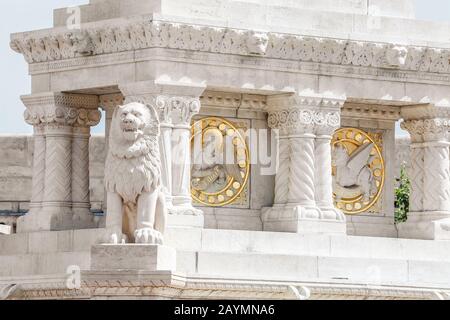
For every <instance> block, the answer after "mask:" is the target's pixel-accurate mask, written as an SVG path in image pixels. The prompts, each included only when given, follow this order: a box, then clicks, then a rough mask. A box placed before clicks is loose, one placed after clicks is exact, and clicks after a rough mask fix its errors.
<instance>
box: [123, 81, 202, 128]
mask: <svg viewBox="0 0 450 320" xmlns="http://www.w3.org/2000/svg"><path fill="white" fill-rule="evenodd" d="M205 89H206V86H205V85H202V84H190V83H180V82H164V81H158V80H152V81H142V82H135V83H127V84H124V85H121V86H120V90H121V91H122V93H123V95H124V96H125V102H126V103H128V102H133V101H135V102H140V103H143V104H148V105H151V106H153V107H154V108H155V110H157V112H158V114H159V118H160V121H161V124H162V125H163V126H164V125H171V124H183V125H189V126H190V124H191V120H192V117H193V116H194V115H195V114H197V113H198V112H199V111H200V106H201V104H200V96H201V95H202V94H203V92H204V91H205Z"/></svg>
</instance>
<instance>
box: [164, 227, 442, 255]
mask: <svg viewBox="0 0 450 320" xmlns="http://www.w3.org/2000/svg"><path fill="white" fill-rule="evenodd" d="M166 240H167V245H169V246H174V247H176V248H177V249H179V250H183V251H206V252H227V253H267V254H282V255H306V256H311V255H312V256H326V257H349V258H352V257H353V258H376V259H401V260H419V261H420V260H423V261H448V262H450V241H427V240H409V239H393V238H372V237H348V236H327V235H299V234H293V233H272V232H254V231H231V230H230V231H229V230H192V229H191V230H189V229H170V230H169V231H168V234H167V237H166Z"/></svg>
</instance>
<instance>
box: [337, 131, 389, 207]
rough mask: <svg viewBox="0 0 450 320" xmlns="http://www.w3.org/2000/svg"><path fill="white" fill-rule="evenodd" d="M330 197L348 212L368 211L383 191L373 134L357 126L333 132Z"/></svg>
mask: <svg viewBox="0 0 450 320" xmlns="http://www.w3.org/2000/svg"><path fill="white" fill-rule="evenodd" d="M332 155H333V161H332V162H333V163H332V166H333V167H332V168H333V171H332V172H333V197H334V202H335V206H336V208H338V209H340V210H341V211H342V212H344V213H346V214H349V215H356V214H359V213H362V212H367V211H369V210H370V209H371V208H372V207H373V206H374V205H375V204H376V203H377V201H378V200H379V199H380V196H381V194H382V190H383V186H384V180H385V167H384V159H383V156H382V152H381V147H380V145H379V144H378V143H377V141H376V139H375V138H374V137H371V135H369V134H368V133H366V132H364V131H362V130H360V129H356V128H344V129H340V130H338V131H336V132H335V134H334V136H333V140H332Z"/></svg>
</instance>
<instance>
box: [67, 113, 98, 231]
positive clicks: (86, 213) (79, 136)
mask: <svg viewBox="0 0 450 320" xmlns="http://www.w3.org/2000/svg"><path fill="white" fill-rule="evenodd" d="M100 119H101V113H100V111H99V110H97V109H91V110H89V109H80V110H78V120H77V122H76V123H75V125H74V127H73V139H72V212H73V220H74V226H75V227H76V228H78V229H83V228H89V227H93V225H94V220H93V219H94V216H93V215H92V213H91V210H90V209H91V201H90V190H89V140H90V137H91V127H92V126H96V125H97V124H98V123H99V122H100Z"/></svg>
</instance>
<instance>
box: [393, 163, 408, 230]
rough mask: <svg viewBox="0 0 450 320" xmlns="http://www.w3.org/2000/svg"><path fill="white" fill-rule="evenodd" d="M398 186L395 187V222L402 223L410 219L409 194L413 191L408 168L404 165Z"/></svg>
mask: <svg viewBox="0 0 450 320" xmlns="http://www.w3.org/2000/svg"><path fill="white" fill-rule="evenodd" d="M397 182H398V187H397V188H396V189H395V223H397V224H398V223H402V222H405V221H406V220H408V212H409V195H410V193H411V183H410V181H409V178H408V174H407V173H406V168H405V166H404V165H402V167H401V169H400V178H398V179H397Z"/></svg>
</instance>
